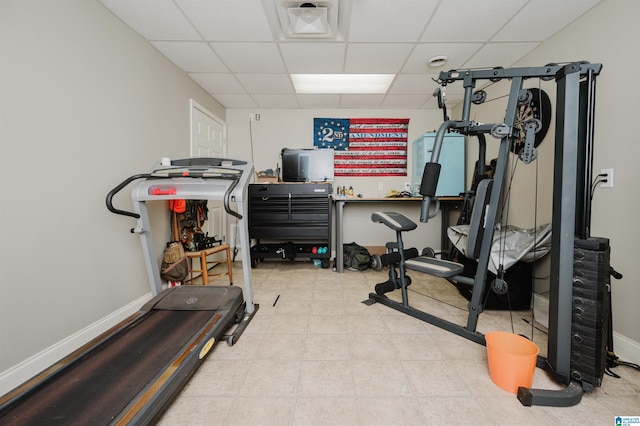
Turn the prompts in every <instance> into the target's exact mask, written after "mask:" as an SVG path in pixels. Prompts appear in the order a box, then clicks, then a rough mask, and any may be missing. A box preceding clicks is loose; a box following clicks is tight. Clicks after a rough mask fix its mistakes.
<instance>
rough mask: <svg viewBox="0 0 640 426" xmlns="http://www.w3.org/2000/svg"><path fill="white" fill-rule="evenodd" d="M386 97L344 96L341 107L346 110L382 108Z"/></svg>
mask: <svg viewBox="0 0 640 426" xmlns="http://www.w3.org/2000/svg"><path fill="white" fill-rule="evenodd" d="M382 101H384V95H342V100H341V102H340V106H341V107H344V108H372V109H373V108H380V105H382Z"/></svg>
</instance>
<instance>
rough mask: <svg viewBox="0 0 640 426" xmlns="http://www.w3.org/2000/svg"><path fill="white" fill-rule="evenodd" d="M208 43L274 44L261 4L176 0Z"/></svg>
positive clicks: (244, 0) (257, 0)
mask: <svg viewBox="0 0 640 426" xmlns="http://www.w3.org/2000/svg"><path fill="white" fill-rule="evenodd" d="M176 3H177V4H178V6H179V7H180V8H181V9H182V10H183V11H184V13H185V14H186V15H187V17H188V18H189V20H191V22H193V25H195V26H196V28H197V29H198V30H199V31H200V33H201V34H202V35H203V36H204V38H205V39H206V40H209V41H238V40H242V41H272V40H273V34H272V32H271V28H270V27H269V23H268V22H267V18H266V15H265V13H264V10H263V9H262V2H261V1H260V0H233V1H229V0H225V1H220V0H218V1H202V0H176Z"/></svg>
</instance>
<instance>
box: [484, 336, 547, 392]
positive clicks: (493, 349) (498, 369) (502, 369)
mask: <svg viewBox="0 0 640 426" xmlns="http://www.w3.org/2000/svg"><path fill="white" fill-rule="evenodd" d="M485 341H486V344H487V358H488V361H489V376H490V377H491V380H492V381H493V383H495V384H496V385H498V387H500V388H501V389H504V390H506V391H508V392H511V393H515V394H517V393H518V387H519V386H522V387H525V388H530V387H531V383H532V382H533V373H534V371H535V369H536V360H537V359H538V352H539V349H538V346H537V345H536V344H535V343H533V342H532V341H531V340H529V339H527V338H525V337H522V336H518V335H517V334H513V333H507V332H506V331H491V332H489V333H487V334H486V335H485Z"/></svg>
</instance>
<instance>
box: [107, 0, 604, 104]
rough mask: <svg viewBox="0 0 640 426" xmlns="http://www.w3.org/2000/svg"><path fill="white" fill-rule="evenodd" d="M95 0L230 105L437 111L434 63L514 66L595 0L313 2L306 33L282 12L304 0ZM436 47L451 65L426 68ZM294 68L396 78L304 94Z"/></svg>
mask: <svg viewBox="0 0 640 426" xmlns="http://www.w3.org/2000/svg"><path fill="white" fill-rule="evenodd" d="M99 1H100V3H102V4H103V5H104V7H105V8H107V9H108V10H109V11H111V13H113V15H115V16H116V17H117V18H119V19H120V20H121V21H122V22H124V24H125V25H127V26H128V27H130V28H131V29H132V30H133V31H135V32H137V33H138V34H139V35H140V36H141V37H143V38H145V39H146V40H148V42H149V43H151V44H152V45H153V46H154V47H155V48H156V49H158V50H159V51H160V52H161V53H162V54H163V55H165V56H166V57H167V58H169V60H171V61H172V62H174V63H175V64H176V65H177V66H178V67H180V68H181V69H183V70H184V71H185V72H186V73H187V74H188V75H189V76H190V77H191V78H192V79H193V80H194V81H195V82H196V83H197V84H198V85H200V86H201V87H202V88H203V89H204V90H206V91H207V92H208V93H210V94H211V95H212V96H213V97H214V98H216V99H217V100H218V101H219V102H220V103H221V104H222V105H224V106H225V107H226V108H314V109H316V108H374V109H377V108H382V109H398V108H402V109H420V108H437V103H436V101H435V99H434V97H433V95H432V94H433V91H434V90H435V88H436V87H438V85H437V84H436V83H435V82H434V81H433V78H435V77H437V75H438V73H439V72H440V71H447V70H451V69H462V68H486V67H488V68H493V67H496V66H502V67H505V68H506V67H509V66H511V65H512V64H514V63H515V62H516V61H518V60H519V59H521V58H522V57H523V56H525V55H526V54H527V53H529V52H530V51H531V50H533V49H535V48H536V47H537V46H538V45H540V44H541V43H542V42H544V41H545V40H547V39H548V38H550V37H551V36H553V35H554V34H556V33H557V32H558V31H560V30H561V29H562V28H564V27H565V26H567V25H569V24H570V23H572V22H573V21H574V20H576V19H577V18H578V17H580V16H581V15H583V14H584V13H585V12H587V11H588V10H589V9H591V8H593V7H594V6H595V5H596V4H598V3H599V2H600V1H601V0H319V1H316V2H312V5H313V6H317V7H319V8H326V9H327V10H328V11H329V12H328V16H329V18H328V20H327V22H328V23H329V24H330V25H331V27H330V28H331V29H330V31H329V34H328V35H324V34H320V35H317V34H316V35H306V36H301V37H300V36H299V37H295V36H294V37H292V36H290V34H289V32H288V27H287V8H290V7H294V8H295V7H299V6H300V5H302V4H303V3H304V2H295V1H291V0H99ZM306 6H308V5H306ZM439 55H445V56H447V57H448V61H447V63H446V64H444V65H443V66H441V67H439V68H433V67H430V66H429V65H428V60H429V58H432V57H434V56H439ZM575 59H576V58H558V61H566V60H575ZM540 65H544V64H540ZM291 73H314V74H327V73H331V74H339V73H349V74H366V73H385V74H386V73H393V74H396V77H395V78H394V80H393V82H392V84H391V86H390V87H389V89H388V91H387V93H385V94H375V95H363V94H337V93H336V94H322V95H315V94H313V95H312V94H305V95H301V94H296V93H295V90H294V87H293V84H292V82H291V77H290V74H291ZM458 86H459V85H451V86H449V87H448V88H447V92H446V96H447V103H448V104H449V105H453V104H455V103H456V102H458V101H459V100H460V98H461V96H462V87H461V86H459V87H458Z"/></svg>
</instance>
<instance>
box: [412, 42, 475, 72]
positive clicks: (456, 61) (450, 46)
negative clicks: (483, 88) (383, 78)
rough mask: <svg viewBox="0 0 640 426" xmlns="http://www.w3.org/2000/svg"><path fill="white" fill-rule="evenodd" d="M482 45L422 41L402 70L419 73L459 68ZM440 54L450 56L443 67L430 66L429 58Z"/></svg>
mask: <svg viewBox="0 0 640 426" xmlns="http://www.w3.org/2000/svg"><path fill="white" fill-rule="evenodd" d="M481 47H482V43H420V44H418V45H416V47H415V49H413V52H411V56H409V59H408V60H407V63H406V64H405V66H404V67H403V68H402V72H405V73H416V74H419V73H424V72H434V71H438V72H439V71H440V69H442V70H450V69H458V68H460V67H462V64H464V63H465V62H466V61H467V60H468V59H469V58H470V57H471V56H473V54H474V53H476V52H477V51H478V49H480V48H481ZM439 55H446V56H448V57H449V59H448V60H447V63H446V64H444V65H443V66H442V67H441V68H430V67H429V66H428V65H427V62H428V61H429V58H432V57H434V56H439Z"/></svg>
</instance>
